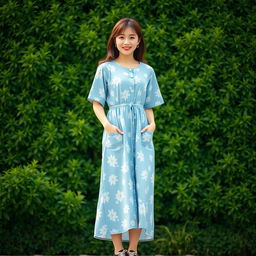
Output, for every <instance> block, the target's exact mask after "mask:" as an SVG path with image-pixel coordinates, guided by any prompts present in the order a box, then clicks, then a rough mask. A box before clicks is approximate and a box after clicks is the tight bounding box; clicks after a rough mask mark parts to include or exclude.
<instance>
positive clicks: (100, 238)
mask: <svg viewBox="0 0 256 256" xmlns="http://www.w3.org/2000/svg"><path fill="white" fill-rule="evenodd" d="M139 228H141V229H147V228H145V227H138V228H135V227H132V228H128V229H127V230H126V231H121V232H119V233H114V234H123V233H126V232H129V230H130V229H139ZM114 234H110V236H111V235H114ZM108 235H109V234H108ZM93 237H94V238H95V239H99V240H107V241H112V239H111V238H107V237H100V236H97V235H94V236H93ZM148 237H149V236H148ZM153 240H154V236H153V237H150V238H148V239H146V238H144V239H141V238H139V242H148V241H153ZM122 242H129V239H124V238H123V237H122Z"/></svg>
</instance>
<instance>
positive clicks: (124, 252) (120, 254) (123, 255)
mask: <svg viewBox="0 0 256 256" xmlns="http://www.w3.org/2000/svg"><path fill="white" fill-rule="evenodd" d="M128 255H129V254H128V253H127V250H126V249H121V250H120V251H119V252H118V254H114V256H128Z"/></svg>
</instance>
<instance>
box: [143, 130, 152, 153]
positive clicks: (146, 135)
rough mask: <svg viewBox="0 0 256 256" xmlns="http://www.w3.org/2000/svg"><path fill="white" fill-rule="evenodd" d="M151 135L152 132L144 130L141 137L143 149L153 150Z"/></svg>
mask: <svg viewBox="0 0 256 256" xmlns="http://www.w3.org/2000/svg"><path fill="white" fill-rule="evenodd" d="M153 134H154V132H151V131H149V130H146V131H145V132H143V133H142V135H141V144H142V146H144V147H145V148H148V149H152V148H153Z"/></svg>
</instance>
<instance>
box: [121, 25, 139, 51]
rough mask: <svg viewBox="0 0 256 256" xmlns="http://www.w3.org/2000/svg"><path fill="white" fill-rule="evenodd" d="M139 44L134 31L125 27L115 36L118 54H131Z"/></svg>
mask: <svg viewBox="0 0 256 256" xmlns="http://www.w3.org/2000/svg"><path fill="white" fill-rule="evenodd" d="M138 44H139V38H138V35H137V34H136V31H135V30H134V29H133V28H131V27H127V28H126V29H125V30H124V31H123V32H122V33H121V34H119V35H118V36H117V37H116V47H117V49H118V51H119V54H123V55H131V54H133V52H134V51H135V50H136V47H137V45H138Z"/></svg>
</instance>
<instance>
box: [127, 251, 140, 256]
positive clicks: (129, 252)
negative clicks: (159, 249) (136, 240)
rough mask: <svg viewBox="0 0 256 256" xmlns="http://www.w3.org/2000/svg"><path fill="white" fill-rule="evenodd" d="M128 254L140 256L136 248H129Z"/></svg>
mask: <svg viewBox="0 0 256 256" xmlns="http://www.w3.org/2000/svg"><path fill="white" fill-rule="evenodd" d="M128 255H129V256H138V253H137V252H135V251H134V250H129V251H128Z"/></svg>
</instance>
